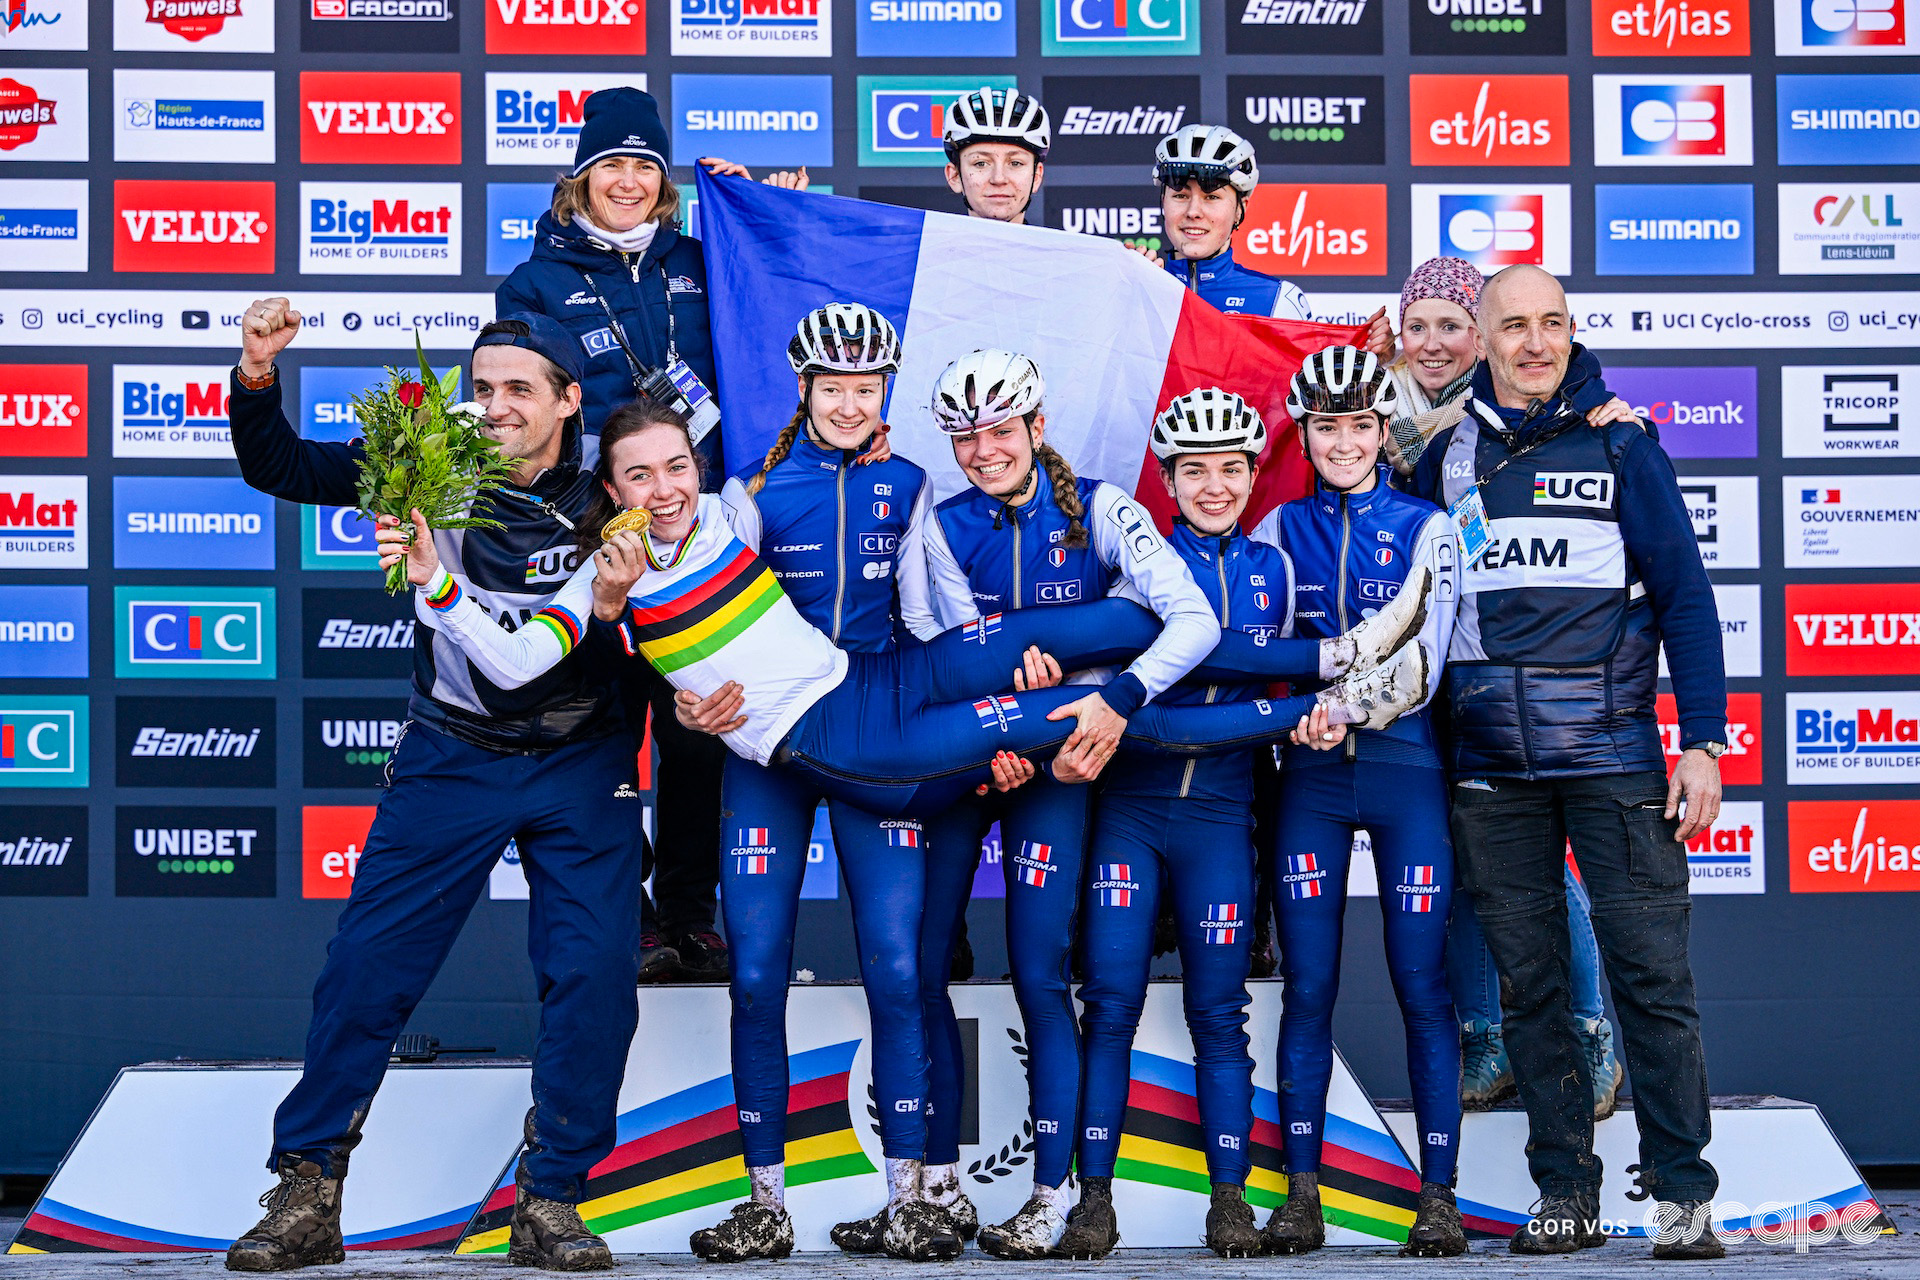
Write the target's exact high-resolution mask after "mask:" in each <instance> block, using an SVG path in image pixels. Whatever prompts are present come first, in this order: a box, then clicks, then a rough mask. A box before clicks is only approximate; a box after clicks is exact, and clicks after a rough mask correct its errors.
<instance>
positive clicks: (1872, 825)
mask: <svg viewBox="0 0 1920 1280" xmlns="http://www.w3.org/2000/svg"><path fill="white" fill-rule="evenodd" d="M1787 835H1788V839H1789V841H1790V842H1791V843H1792V848H1793V855H1792V860H1791V861H1790V863H1789V864H1788V876H1789V882H1790V884H1791V887H1792V889H1793V892H1795V893H1898V892H1901V891H1906V892H1912V891H1914V890H1920V847H1917V846H1920V800H1874V801H1869V802H1865V803H1863V802H1861V801H1858V800H1795V801H1793V802H1792V803H1790V804H1789V805H1788V806H1787Z"/></svg>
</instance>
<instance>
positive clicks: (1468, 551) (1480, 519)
mask: <svg viewBox="0 0 1920 1280" xmlns="http://www.w3.org/2000/svg"><path fill="white" fill-rule="evenodd" d="M1447 514H1448V515H1450V516H1452V517H1453V527H1454V528H1455V529H1457V530H1458V531H1459V533H1460V553H1461V556H1462V558H1463V559H1466V560H1469V561H1472V560H1478V559H1479V558H1480V553H1481V552H1482V551H1485V550H1486V549H1487V544H1488V543H1489V542H1492V541H1493V526H1492V524H1490V523H1489V522H1488V520H1487V504H1486V503H1485V502H1484V501H1483V500H1482V499H1481V497H1480V486H1479V485H1477V484H1476V485H1474V486H1473V487H1472V488H1471V489H1468V490H1467V491H1466V493H1464V494H1462V495H1461V496H1460V498H1459V499H1458V500H1457V501H1456V502H1454V504H1453V505H1452V506H1450V507H1448V508H1447Z"/></svg>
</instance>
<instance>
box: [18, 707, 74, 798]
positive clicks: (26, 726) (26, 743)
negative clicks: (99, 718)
mask: <svg viewBox="0 0 1920 1280" xmlns="http://www.w3.org/2000/svg"><path fill="white" fill-rule="evenodd" d="M87 781H88V779H87V700H86V699H85V698H73V697H68V698H31V697H26V696H24V695H17V694H16V695H11V696H6V697H0V787H84V786H86V785H87Z"/></svg>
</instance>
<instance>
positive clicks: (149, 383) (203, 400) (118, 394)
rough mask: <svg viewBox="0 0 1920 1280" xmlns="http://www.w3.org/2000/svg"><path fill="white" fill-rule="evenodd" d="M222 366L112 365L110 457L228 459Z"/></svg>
mask: <svg viewBox="0 0 1920 1280" xmlns="http://www.w3.org/2000/svg"><path fill="white" fill-rule="evenodd" d="M229 368H230V366H228V367H223V366H220V365H180V364H117V365H115V366H113V456H114V457H116V458H226V459H231V458H232V457H233V432H232V430H231V429H230V428H229V426H228V425H227V397H228V394H229V392H228V390H227V374H228V372H229Z"/></svg>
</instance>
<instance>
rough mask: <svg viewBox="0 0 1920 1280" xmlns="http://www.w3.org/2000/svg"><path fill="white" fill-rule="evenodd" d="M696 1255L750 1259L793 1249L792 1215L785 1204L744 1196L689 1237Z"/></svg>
mask: <svg viewBox="0 0 1920 1280" xmlns="http://www.w3.org/2000/svg"><path fill="white" fill-rule="evenodd" d="M687 1247H688V1248H690V1249H692V1250H693V1252H694V1256H695V1257H699V1258H704V1259H706V1260H707V1261H708V1262H751V1261H753V1260H755V1259H760V1258H784V1257H786V1256H787V1255H788V1254H790V1253H792V1252H793V1219H792V1218H790V1217H788V1216H787V1211H786V1209H784V1208H775V1207H774V1206H772V1205H770V1204H763V1203H761V1202H760V1201H758V1200H742V1201H741V1202H740V1203H739V1204H737V1205H735V1206H733V1210H732V1212H730V1213H729V1214H727V1216H726V1217H724V1218H722V1219H721V1220H720V1221H719V1222H717V1223H715V1224H714V1225H713V1226H711V1227H702V1228H701V1229H700V1230H698V1231H696V1232H694V1233H693V1234H692V1235H691V1236H688V1237H687Z"/></svg>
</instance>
